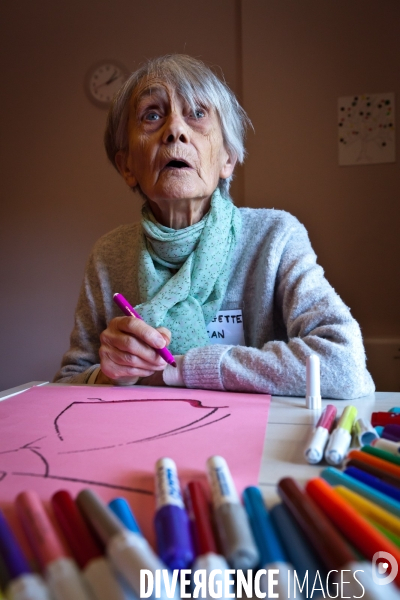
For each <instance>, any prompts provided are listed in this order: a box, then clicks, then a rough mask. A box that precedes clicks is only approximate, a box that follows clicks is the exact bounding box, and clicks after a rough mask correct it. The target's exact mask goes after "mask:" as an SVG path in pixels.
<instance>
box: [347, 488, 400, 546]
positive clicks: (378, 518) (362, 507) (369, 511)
mask: <svg viewBox="0 0 400 600" xmlns="http://www.w3.org/2000/svg"><path fill="white" fill-rule="evenodd" d="M335 492H337V493H338V494H339V495H340V496H342V498H344V499H345V500H347V502H348V503H349V504H351V505H352V506H353V507H354V508H356V509H357V511H358V512H359V513H360V514H361V515H362V516H364V517H365V518H366V519H371V520H373V521H375V522H376V523H379V524H380V525H382V527H386V529H389V530H390V531H391V532H392V533H394V534H395V535H399V536H400V519H398V518H397V517H394V516H393V515H392V514H391V513H390V512H388V511H387V510H385V509H384V508H381V507H380V506H378V505H377V504H374V503H373V502H371V501H370V500H366V499H365V498H363V496H360V494H356V493H355V492H352V491H351V490H349V489H348V488H346V487H344V486H342V485H338V486H337V487H336V488H335Z"/></svg>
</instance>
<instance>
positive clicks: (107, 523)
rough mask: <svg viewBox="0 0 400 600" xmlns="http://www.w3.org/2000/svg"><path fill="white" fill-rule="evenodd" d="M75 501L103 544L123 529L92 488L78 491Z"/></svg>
mask: <svg viewBox="0 0 400 600" xmlns="http://www.w3.org/2000/svg"><path fill="white" fill-rule="evenodd" d="M76 502H77V504H78V506H79V508H80V510H81V511H82V512H83V514H84V515H85V517H86V519H87V520H88V521H89V522H90V523H91V524H92V526H93V527H94V529H95V531H96V533H97V535H98V536H99V537H100V539H101V541H102V542H103V543H104V544H105V545H106V544H107V543H108V542H109V541H110V539H111V538H112V537H114V536H115V535H117V534H118V533H121V532H123V531H125V528H124V526H123V524H122V523H121V521H120V520H119V519H118V517H117V516H116V515H115V514H114V513H113V512H112V510H111V509H109V508H108V506H106V504H104V502H103V501H102V500H101V499H100V498H99V497H98V495H97V494H96V493H95V492H94V491H93V490H82V491H81V492H79V494H78V496H77V498H76Z"/></svg>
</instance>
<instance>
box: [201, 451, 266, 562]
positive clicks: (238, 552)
mask: <svg viewBox="0 0 400 600" xmlns="http://www.w3.org/2000/svg"><path fill="white" fill-rule="evenodd" d="M207 473H208V479H209V482H210V486H211V491H212V500H213V509H214V516H215V524H216V527H217V532H218V537H219V540H220V542H221V547H222V552H223V554H224V555H225V557H226V559H227V561H228V562H229V564H230V565H231V566H232V567H233V568H234V569H242V570H243V571H245V570H247V569H253V568H255V567H256V566H257V565H258V563H259V560H260V557H259V553H258V550H257V546H256V544H255V541H254V539H253V535H252V533H251V529H250V524H249V521H248V519H247V515H246V511H245V509H244V507H243V506H242V504H241V503H240V500H239V497H238V495H237V492H236V488H235V484H234V483H233V479H232V476H231V474H230V471H229V468H228V465H227V464H226V461H225V459H224V458H222V456H212V457H211V458H209V459H208V461H207Z"/></svg>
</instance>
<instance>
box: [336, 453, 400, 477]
mask: <svg viewBox="0 0 400 600" xmlns="http://www.w3.org/2000/svg"><path fill="white" fill-rule="evenodd" d="M347 460H360V461H361V462H364V463H366V464H367V465H371V466H373V467H377V468H378V469H381V470H382V471H385V472H386V473H390V474H391V475H395V476H396V477H398V478H399V479H400V467H399V466H398V465H395V464H393V463H391V462H388V461H387V460H383V459H382V458H378V457H377V456H372V454H368V453H367V452H361V450H351V452H349V454H348V455H347Z"/></svg>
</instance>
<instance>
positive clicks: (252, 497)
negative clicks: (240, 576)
mask: <svg viewBox="0 0 400 600" xmlns="http://www.w3.org/2000/svg"><path fill="white" fill-rule="evenodd" d="M243 502H244V506H245V509H246V512H247V515H248V517H249V521H250V527H251V529H252V532H253V536H254V539H255V541H256V544H257V548H258V551H259V553H260V564H261V568H262V569H265V571H266V572H268V570H276V571H277V573H276V575H277V577H276V578H275V585H274V593H276V594H278V596H276V597H277V598H278V597H279V598H285V596H286V595H287V593H288V590H290V582H291V581H293V567H292V566H291V565H290V564H289V563H288V562H287V560H286V556H285V551H284V550H283V548H282V545H281V543H280V541H279V538H278V535H277V532H276V531H275V528H274V525H273V523H272V521H271V517H270V514H269V513H268V511H267V508H266V506H265V504H264V500H263V497H262V494H261V492H260V490H259V489H258V488H257V487H254V486H250V487H247V488H245V490H244V491H243ZM260 589H261V591H262V592H265V593H266V594H267V597H268V578H267V574H266V573H265V574H264V575H263V576H261V579H260ZM298 597H299V598H301V597H302V596H301V595H300V596H298Z"/></svg>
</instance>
